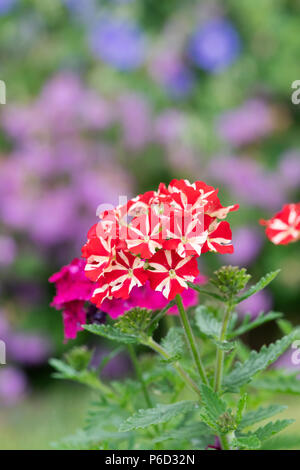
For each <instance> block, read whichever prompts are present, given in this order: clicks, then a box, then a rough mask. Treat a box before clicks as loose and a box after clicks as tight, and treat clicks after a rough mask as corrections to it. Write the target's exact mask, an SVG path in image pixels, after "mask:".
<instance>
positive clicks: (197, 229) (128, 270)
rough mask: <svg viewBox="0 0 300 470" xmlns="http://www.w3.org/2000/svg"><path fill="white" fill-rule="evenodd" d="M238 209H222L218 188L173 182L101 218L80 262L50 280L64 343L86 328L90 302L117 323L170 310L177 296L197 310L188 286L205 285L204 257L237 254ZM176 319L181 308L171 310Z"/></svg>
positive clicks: (200, 183)
mask: <svg viewBox="0 0 300 470" xmlns="http://www.w3.org/2000/svg"><path fill="white" fill-rule="evenodd" d="M236 209H238V205H232V206H229V207H223V206H222V204H221V203H220V200H219V198H218V190H217V189H215V188H214V187H212V186H208V185H207V184H205V183H204V182H201V181H197V182H195V183H193V184H192V183H190V182H189V181H187V180H173V181H171V183H170V184H169V186H168V187H167V186H166V185H165V184H163V183H161V184H160V185H159V188H158V190H157V191H149V192H146V193H144V194H141V195H139V196H137V197H135V198H134V199H131V200H129V201H128V202H127V203H126V204H124V205H120V206H118V207H116V208H114V209H112V210H108V211H105V212H103V213H101V214H100V221H99V222H98V223H97V224H95V225H93V226H92V228H91V229H90V230H89V232H88V240H87V243H86V244H85V245H84V246H83V248H82V256H83V258H85V259H74V260H73V261H72V262H71V263H70V264H69V265H68V266H64V267H63V268H62V269H61V270H60V271H59V272H58V273H56V274H54V275H53V276H52V277H51V278H50V282H53V283H55V285H56V289H57V295H56V296H55V297H54V299H53V303H52V305H53V306H54V307H56V308H57V309H59V310H63V321H64V329H65V338H67V339H71V338H72V339H73V338H75V337H76V335H77V332H78V331H80V330H81V329H82V327H81V325H82V324H84V323H85V322H86V306H85V304H86V302H87V301H89V302H92V303H93V304H95V305H96V306H97V307H98V308H99V309H101V310H102V311H103V312H105V313H108V314H109V315H110V316H111V317H112V318H117V317H118V316H119V315H122V314H123V313H124V312H126V311H128V310H130V309H131V308H134V307H136V306H138V307H141V308H147V309H149V310H158V309H162V308H164V307H166V305H167V304H168V302H169V301H171V300H172V299H174V297H175V296H176V295H177V294H181V295H182V300H183V304H184V306H185V307H190V306H193V305H196V303H197V294H196V293H195V291H193V290H192V289H190V288H189V286H188V282H194V283H195V284H203V283H204V282H205V278H204V276H201V275H200V274H199V270H198V265H197V258H198V257H199V256H200V255H201V254H202V253H205V252H208V251H211V252H215V253H222V254H223V253H232V252H233V245H232V241H231V239H232V233H231V229H230V225H229V223H228V222H226V221H225V220H223V219H225V218H226V216H227V215H228V213H229V212H230V211H233V210H236ZM168 313H170V314H177V313H178V311H177V307H176V306H174V307H172V308H170V310H169V312H168Z"/></svg>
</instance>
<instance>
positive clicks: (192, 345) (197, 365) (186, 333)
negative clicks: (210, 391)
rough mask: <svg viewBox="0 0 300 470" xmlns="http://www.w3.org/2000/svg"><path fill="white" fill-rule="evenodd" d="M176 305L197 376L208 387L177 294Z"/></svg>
mask: <svg viewBox="0 0 300 470" xmlns="http://www.w3.org/2000/svg"><path fill="white" fill-rule="evenodd" d="M176 303H177V307H178V310H179V315H180V319H181V323H182V326H183V329H184V331H185V336H186V339H187V342H188V345H189V347H190V350H191V353H192V356H193V359H194V362H195V364H196V367H197V370H198V372H199V375H200V377H201V380H202V382H203V383H205V384H206V385H208V380H207V377H206V373H205V369H204V367H203V365H202V361H201V358H200V354H199V351H198V348H197V344H196V340H195V337H194V334H193V330H192V328H191V325H190V322H189V319H188V316H187V314H186V311H185V309H184V306H183V303H182V298H181V296H180V295H179V294H177V295H176Z"/></svg>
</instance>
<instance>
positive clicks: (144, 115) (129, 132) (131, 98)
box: [118, 94, 152, 150]
mask: <svg viewBox="0 0 300 470" xmlns="http://www.w3.org/2000/svg"><path fill="white" fill-rule="evenodd" d="M118 118H119V120H120V123H121V126H122V128H123V138H124V143H125V145H126V146H128V148H130V149H132V150H139V149H141V148H143V147H144V146H145V145H146V144H147V143H148V142H149V141H150V139H151V136H152V120H151V113H150V109H149V103H148V102H147V100H146V99H145V98H144V97H142V96H139V95H136V94H128V95H123V96H121V97H120V99H119V101H118Z"/></svg>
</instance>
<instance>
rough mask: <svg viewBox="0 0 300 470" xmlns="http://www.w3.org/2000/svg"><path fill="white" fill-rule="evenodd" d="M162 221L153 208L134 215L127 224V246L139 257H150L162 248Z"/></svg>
mask: <svg viewBox="0 0 300 470" xmlns="http://www.w3.org/2000/svg"><path fill="white" fill-rule="evenodd" d="M162 241H163V235H162V223H161V219H160V217H158V216H157V215H156V213H155V212H154V211H153V210H151V209H150V210H149V211H148V213H147V214H142V215H140V216H139V217H135V218H134V219H133V220H132V221H131V223H130V224H129V226H128V237H127V240H126V244H127V248H128V250H129V251H131V252H132V253H134V254H136V255H139V256H140V257H141V258H144V259H149V258H151V257H152V256H153V255H154V253H155V251H156V250H159V249H160V248H162Z"/></svg>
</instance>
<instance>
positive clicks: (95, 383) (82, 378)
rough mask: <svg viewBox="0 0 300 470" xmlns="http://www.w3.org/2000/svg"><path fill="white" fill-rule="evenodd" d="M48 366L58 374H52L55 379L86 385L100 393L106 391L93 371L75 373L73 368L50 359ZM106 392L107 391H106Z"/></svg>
mask: <svg viewBox="0 0 300 470" xmlns="http://www.w3.org/2000/svg"><path fill="white" fill-rule="evenodd" d="M49 364H50V365H51V366H52V367H53V368H54V369H56V370H57V371H58V373H56V374H54V377H55V378H57V379H66V380H73V381H75V382H78V383H81V384H82V385H87V386H88V387H91V388H94V389H96V390H100V391H103V390H104V389H105V390H106V389H107V387H106V386H105V385H104V384H103V383H102V382H101V381H100V379H99V377H98V374H97V373H96V372H95V371H94V370H87V369H86V370H82V371H77V370H75V369H74V368H73V367H71V366H69V365H68V364H66V363H65V362H63V361H60V360H58V359H50V361H49ZM108 390H109V389H107V390H106V391H108Z"/></svg>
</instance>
